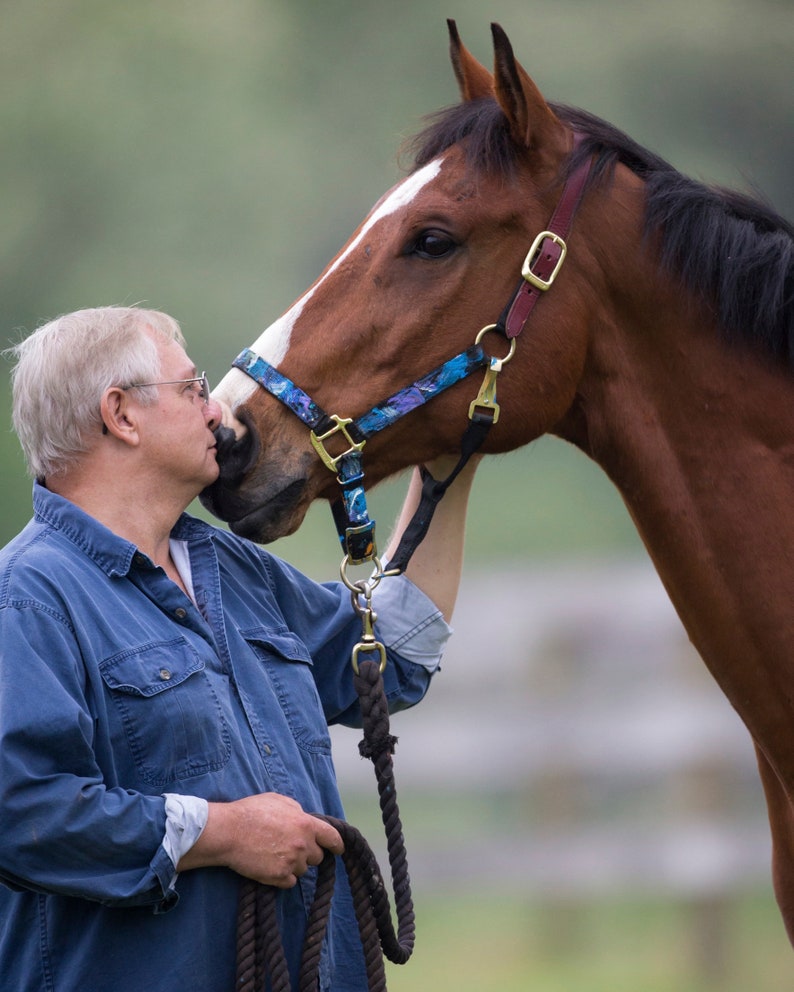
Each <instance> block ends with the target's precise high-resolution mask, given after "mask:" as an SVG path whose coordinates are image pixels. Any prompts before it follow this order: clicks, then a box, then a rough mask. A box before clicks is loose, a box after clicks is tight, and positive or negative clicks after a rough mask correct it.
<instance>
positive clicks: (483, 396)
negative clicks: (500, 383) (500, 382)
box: [469, 324, 516, 424]
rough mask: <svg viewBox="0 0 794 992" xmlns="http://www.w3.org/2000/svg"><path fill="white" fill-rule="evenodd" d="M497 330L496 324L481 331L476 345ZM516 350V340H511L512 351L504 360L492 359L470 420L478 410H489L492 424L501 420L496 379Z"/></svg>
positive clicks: (471, 410)
mask: <svg viewBox="0 0 794 992" xmlns="http://www.w3.org/2000/svg"><path fill="white" fill-rule="evenodd" d="M495 328H496V324H488V325H487V326H486V327H483V329H482V330H481V331H480V333H479V334H478V335H477V337H476V338H475V339H474V343H475V344H479V343H480V340H481V339H482V337H483V335H484V334H486V333H487V332H488V331H493V330H495ZM515 350H516V339H515V338H511V340H510V351H508V353H507V354H506V355H505V357H504V358H491V360H490V362H489V364H488V368H487V369H486V370H485V376H484V378H483V380H482V385H481V386H480V391H479V393H477V397H476V399H473V400H472V401H471V403H470V404H469V420H474V417H475V414H476V413H477V411H478V410H487V411H489V412H490V414H491V423H492V424H495V423H496V422H497V420H498V419H499V409H500V408H499V404H498V403H497V402H496V377H497V376H498V375H499V373H500V372H501V371H502V368H503V367H504V366H505V365H507V363H508V362H509V361H510V359H511V358H512V357H513V355H514V354H515Z"/></svg>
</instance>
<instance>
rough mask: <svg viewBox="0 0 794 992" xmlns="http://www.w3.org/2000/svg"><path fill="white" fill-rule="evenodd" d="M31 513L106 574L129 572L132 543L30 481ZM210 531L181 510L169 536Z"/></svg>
mask: <svg viewBox="0 0 794 992" xmlns="http://www.w3.org/2000/svg"><path fill="white" fill-rule="evenodd" d="M33 512H34V515H35V517H36V519H37V520H38V521H39V522H40V523H44V524H47V525H48V526H49V527H52V528H54V529H55V530H57V531H59V532H60V533H61V534H62V535H63V537H65V538H66V539H67V540H69V541H71V542H72V543H73V544H74V545H76V546H77V547H79V548H80V550H81V551H82V552H83V553H84V554H85V555H87V556H88V557H89V558H91V559H92V560H93V561H94V562H96V564H97V565H98V566H99V567H100V568H101V569H102V570H103V571H104V572H106V573H107V574H108V575H110V576H123V575H127V573H128V572H129V570H130V566H131V565H132V561H133V558H134V557H135V555H136V554H138V548H137V547H136V545H134V544H133V543H132V542H131V541H128V540H126V539H125V538H123V537H119V535H118V534H115V533H114V532H113V531H112V530H110V528H108V527H106V526H105V525H104V524H102V523H100V522H99V521H98V520H97V519H96V518H95V517H92V516H91V515H90V514H88V513H86V512H85V510H81V509H80V507H79V506H77V505H76V504H75V503H72V501H71V500H68V499H66V498H65V497H64V496H59V495H58V494H57V493H53V492H51V491H50V490H49V489H47V488H46V487H45V486H43V485H41V483H39V482H35V483H34V484H33ZM212 531H213V528H212V527H211V526H210V525H209V524H207V523H205V522H204V521H203V520H198V519H197V518H195V517H191V516H189V515H188V514H186V513H183V514H182V516H181V517H180V518H179V520H177V522H176V524H175V526H174V528H173V530H172V531H171V537H173V538H174V539H176V540H178V541H194V540H200V539H206V538H208V537H211V536H212Z"/></svg>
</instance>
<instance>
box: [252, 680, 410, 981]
mask: <svg viewBox="0 0 794 992" xmlns="http://www.w3.org/2000/svg"><path fill="white" fill-rule="evenodd" d="M354 683H355V686H356V691H357V692H358V695H359V699H360V701H361V712H362V717H363V723H364V739H363V740H362V741H361V743H360V744H359V751H360V753H361V755H362V757H365V758H369V759H370V760H371V761H372V762H373V765H374V767H375V775H376V778H377V783H378V793H379V798H380V808H381V815H382V819H383V825H384V830H385V832H386V844H387V850H388V856H389V866H390V870H391V880H392V889H393V891H394V899H395V912H396V916H397V921H398V929H397V932H395V930H394V924H393V923H392V915H391V906H390V904H389V896H388V892H387V890H386V885H385V884H384V881H383V877H382V874H381V871H380V868H379V866H378V862H377V860H376V859H375V855H374V854H373V853H372V850H371V848H370V847H369V845H368V844H367V842H366V840H365V839H364V837H363V836H362V834H361V833H360V832H359V831H358V830H357V829H356V828H355V827H353V826H351V824H349V823H346V822H345V821H344V820H339V819H337V818H336V817H333V816H326V815H323V814H316V815H317V817H318V819H321V820H325V821H326V822H327V823H330V824H331V825H332V826H334V827H335V828H336V829H337V830H338V831H339V834H340V835H341V837H342V841H343V843H344V852H343V854H342V862H343V864H344V866H345V870H346V872H347V876H348V881H349V884H350V891H351V894H352V897H353V907H354V909H355V913H356V921H357V923H358V930H359V935H360V937H361V944H362V948H363V952H364V962H365V966H366V972H367V985H368V988H369V992H386V970H385V966H384V962H383V957H384V955H385V956H386V957H387V958H388V959H389V960H390V961H392V962H393V963H394V964H404V963H405V962H406V961H407V960H408V959H409V958H410V956H411V953H412V952H413V948H414V937H415V930H416V927H415V916H414V909H413V900H412V897H411V883H410V878H409V875H408V859H407V857H406V853H405V840H404V837H403V831H402V823H401V821H400V811H399V808H398V806H397V794H396V788H395V784H394V769H393V764H392V753H393V751H394V746H395V744H396V743H397V738H396V737H392V735H391V734H390V732H389V709H388V703H387V700H386V693H385V691H384V688H383V679H382V678H381V674H380V666H379V664H378V663H377V662H374V661H361V662H360V663H359V671H358V673H356V674H355V675H354ZM335 873H336V860H335V858H334V856H333V855H332V854H331V853H330V852H327V853H326V855H325V857H324V858H323V861H322V863H321V865H320V867H319V869H318V872H317V883H316V885H315V891H314V899H313V901H312V905H311V909H310V911H309V919H308V922H307V925H306V935H305V938H304V944H303V952H302V955H301V963H300V971H299V975H298V990H299V992H315V990H316V988H317V975H318V971H319V966H320V955H321V951H322V944H323V940H324V938H325V932H326V930H327V927H328V917H329V914H330V909H331V900H332V897H333V890H334V881H335ZM277 891H278V890H277V889H275V888H274V887H273V886H269V885H260V884H259V883H257V882H254V881H253V880H251V879H242V880H241V885H240V899H239V907H238V914H237V973H236V978H235V992H263V990H264V988H265V976H266V974H269V976H270V987H271V989H272V992H291V990H290V980H289V973H288V969H287V963H286V959H285V956H284V949H283V945H282V942H281V934H280V932H279V928H278V920H277V916H276V897H277Z"/></svg>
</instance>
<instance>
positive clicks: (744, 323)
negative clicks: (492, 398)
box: [410, 98, 794, 365]
mask: <svg viewBox="0 0 794 992" xmlns="http://www.w3.org/2000/svg"><path fill="white" fill-rule="evenodd" d="M550 107H551V109H552V110H553V111H554V113H555V114H556V115H557V116H558V117H559V118H560V120H562V121H563V122H564V123H566V124H567V125H568V126H569V127H571V128H573V129H574V130H576V131H578V132H579V133H580V134H582V135H583V136H584V141H583V142H582V143H581V144H580V145H579V147H578V149H577V150H576V152H575V153H574V155H572V156H571V157H570V159H569V161H568V162H567V163H566V164H565V166H564V170H565V172H566V174H568V173H570V171H572V170H573V169H575V168H576V167H577V165H578V164H579V162H581V160H582V159H584V158H593V162H594V165H593V169H592V171H591V176H590V179H589V182H588V185H592V184H596V183H607V182H608V181H609V179H610V177H611V175H612V173H613V171H614V169H615V167H616V166H617V165H618V164H621V165H623V166H625V167H626V168H628V169H630V170H631V171H632V172H633V173H634V174H635V175H637V176H639V177H640V178H641V179H643V180H644V181H645V183H646V187H647V196H646V211H645V218H644V222H645V230H646V234H647V235H650V234H652V233H658V234H659V235H660V243H661V252H662V255H661V261H662V264H663V266H664V267H665V268H666V269H667V271H669V272H670V274H671V275H673V276H674V277H676V278H678V279H680V280H681V281H682V283H683V284H684V285H685V286H686V287H687V288H688V289H689V290H690V291H692V292H693V293H694V294H696V295H697V296H699V297H701V298H702V299H704V300H706V301H707V302H708V303H709V304H710V305H711V306H712V307H713V309H714V312H715V314H716V316H717V320H718V323H719V324H720V327H721V329H722V330H723V332H724V335H725V337H726V338H728V339H733V340H743V341H745V342H746V343H748V344H751V345H754V346H760V347H761V348H762V349H763V350H764V351H766V352H767V354H770V355H772V356H773V357H774V358H775V359H777V360H779V361H783V362H786V363H788V364H789V365H794V226H793V225H792V224H791V223H789V222H788V221H786V220H785V219H784V218H783V217H781V216H780V215H779V214H777V213H776V212H775V211H774V210H773V209H772V208H771V207H770V206H769V205H767V204H765V203H764V202H763V201H762V200H761V199H759V198H758V197H756V196H752V195H748V194H745V193H742V192H739V191H735V190H727V189H723V188H719V187H716V186H709V185H706V184H704V183H700V182H697V181H696V180H694V179H690V178H688V177H686V176H684V175H683V174H682V173H680V172H679V171H678V170H676V169H675V168H674V167H673V166H672V165H670V163H669V162H667V161H665V159H663V158H661V157H660V156H659V155H657V154H655V153H654V152H651V151H649V150H648V149H647V148H644V147H643V146H642V145H640V144H639V143H638V142H636V141H634V139H632V138H630V137H629V136H628V135H626V134H625V133H624V132H622V131H621V130H620V129H619V128H617V127H615V126H614V125H612V124H609V123H608V122H606V121H604V120H602V119H601V118H599V117H597V116H595V115H594V114H590V113H588V112H587V111H583V110H579V109H577V108H574V107H568V106H565V105H562V104H556V103H552V104H550ZM427 120H428V124H427V126H426V127H425V129H424V130H422V131H421V132H420V133H419V134H418V135H417V136H416V138H414V139H413V142H412V143H411V145H410V147H411V149H412V150H413V152H414V166H415V167H416V168H419V167H421V166H422V165H423V164H424V163H425V162H427V161H429V160H430V159H432V158H434V157H435V156H437V155H439V154H442V153H443V152H445V151H446V150H448V149H449V148H450V147H452V146H453V145H457V144H462V146H463V148H464V150H465V154H466V160H467V163H468V164H469V166H470V167H471V168H474V169H476V170H481V171H483V172H487V173H492V174H504V175H508V176H512V175H513V174H514V173H515V171H516V169H517V168H518V166H519V163H520V160H521V156H522V154H524V152H523V151H522V150H520V149H519V148H518V147H517V146H516V145H515V144H514V142H513V141H512V140H511V138H510V133H509V130H508V126H507V121H506V118H505V116H504V114H503V112H502V110H501V108H500V107H499V105H498V104H497V102H496V101H495V100H493V99H490V98H486V99H480V100H472V101H468V102H464V103H461V104H458V105H456V106H454V107H448V108H446V109H443V110H441V111H439V112H438V113H436V114H434V115H431V116H430V117H429V118H428V119H427Z"/></svg>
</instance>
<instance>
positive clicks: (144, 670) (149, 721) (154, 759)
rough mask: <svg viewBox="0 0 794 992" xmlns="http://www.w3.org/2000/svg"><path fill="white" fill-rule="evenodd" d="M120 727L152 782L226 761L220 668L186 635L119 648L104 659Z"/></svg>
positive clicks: (167, 780) (226, 733) (228, 748)
mask: <svg viewBox="0 0 794 992" xmlns="http://www.w3.org/2000/svg"><path fill="white" fill-rule="evenodd" d="M100 670H101V672H102V678H103V679H104V682H105V685H106V686H107V688H108V690H109V692H110V696H111V698H112V704H113V709H114V712H115V713H116V714H117V715H118V717H119V722H120V730H119V732H120V734H123V736H124V737H125V738H126V740H127V743H128V745H129V749H130V752H131V754H132V757H133V760H134V762H135V766H136V768H137V770H138V772H139V774H140V775H141V776H142V777H143V779H144V780H145V781H146V782H148V783H150V784H151V785H156V786H164V785H167V784H169V783H173V782H177V781H180V780H184V779H189V778H194V777H195V776H197V775H203V774H205V773H206V772H210V771H214V770H216V769H218V768H221V767H223V765H225V764H226V762H227V761H228V760H229V756H230V754H231V736H230V733H229V725H228V722H227V720H226V718H225V716H224V706H223V704H222V700H221V696H222V695H224V694H223V693H221V692H220V690H221V688H222V687H221V685H220V680H221V679H222V676H219V675H214V674H213V673H211V672H208V671H207V670H206V667H205V665H204V662H203V661H202V659H201V658H200V657H199V655H198V654H197V652H196V651H195V650H194V649H193V648H192V647H191V645H190V644H189V643H188V642H187V641H186V640H185V639H184V638H181V637H175V638H171V639H170V640H165V641H154V642H149V643H148V644H143V645H140V646H138V647H136V648H131V649H128V650H125V651H122V652H120V653H118V654H116V655H113V656H112V657H110V658H107V659H105V660H104V661H103V662H102V664H101V665H100Z"/></svg>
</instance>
